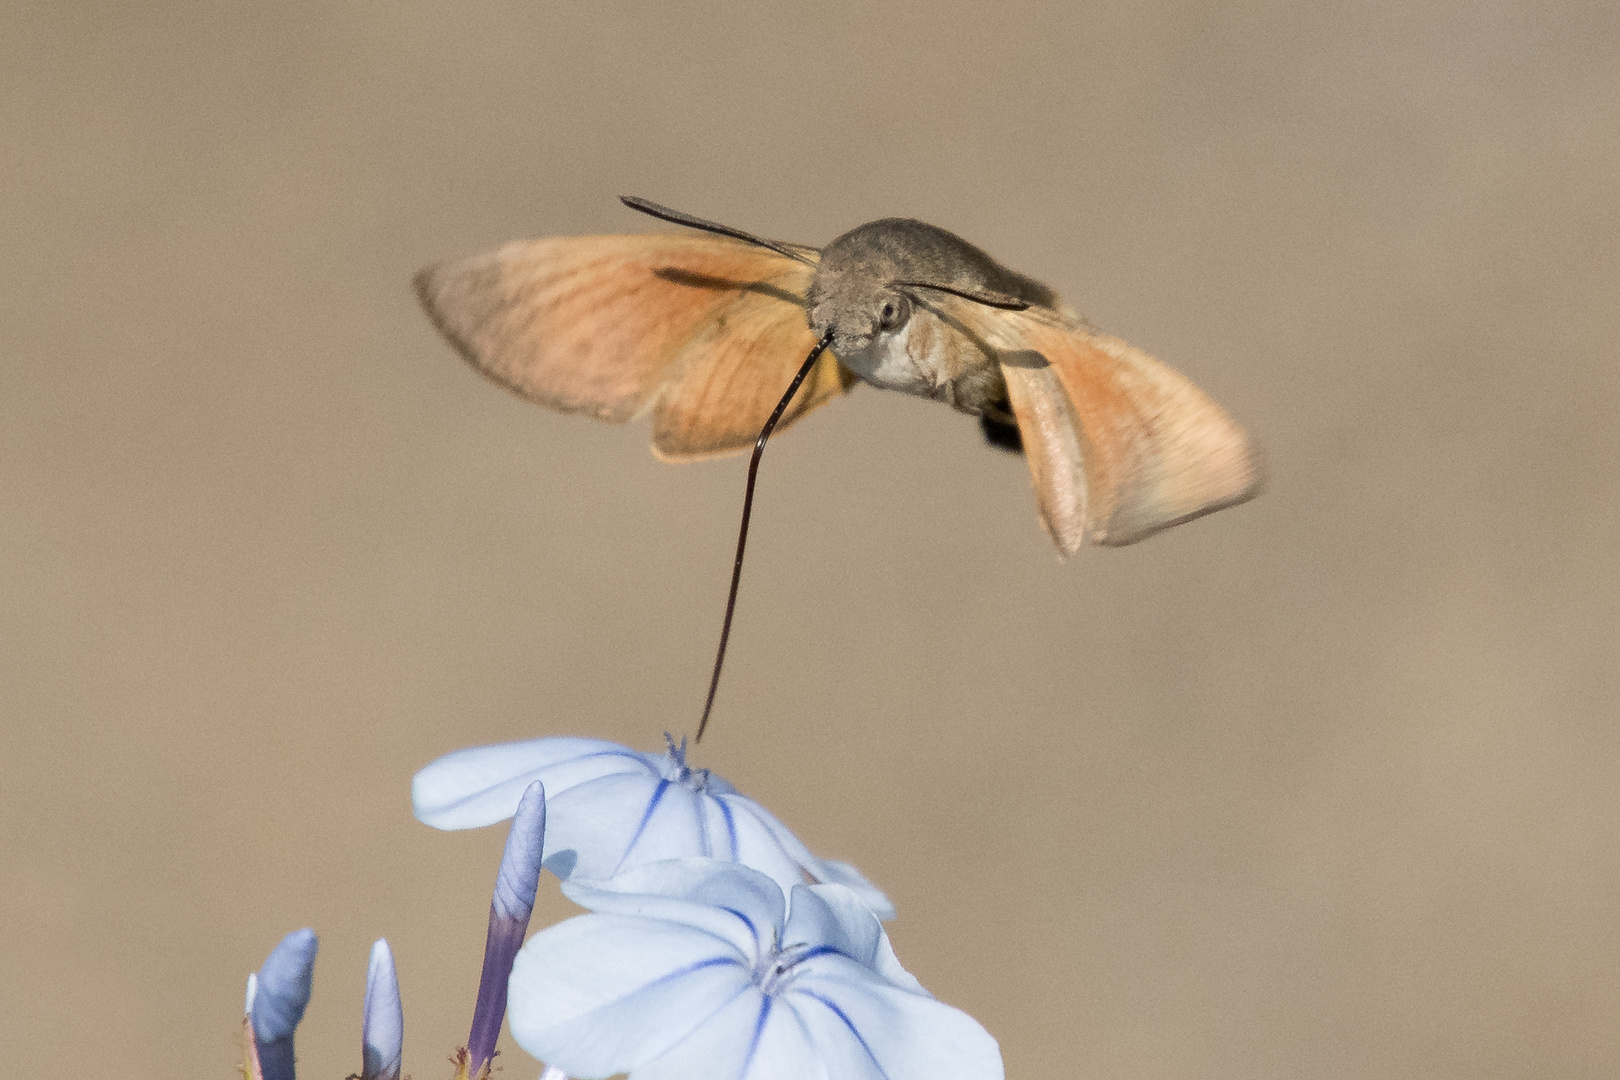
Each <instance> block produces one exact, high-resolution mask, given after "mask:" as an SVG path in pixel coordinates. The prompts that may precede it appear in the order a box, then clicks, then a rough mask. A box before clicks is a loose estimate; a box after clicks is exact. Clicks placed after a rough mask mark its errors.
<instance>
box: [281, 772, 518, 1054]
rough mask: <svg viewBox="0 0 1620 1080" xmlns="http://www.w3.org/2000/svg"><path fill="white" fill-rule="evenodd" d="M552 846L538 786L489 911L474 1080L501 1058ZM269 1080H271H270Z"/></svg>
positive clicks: (504, 860) (470, 1041) (510, 839)
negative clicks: (510, 985)
mask: <svg viewBox="0 0 1620 1080" xmlns="http://www.w3.org/2000/svg"><path fill="white" fill-rule="evenodd" d="M545 840H546V789H545V787H544V786H543V785H542V784H541V783H540V781H538V780H536V781H535V782H534V783H532V784H530V785H529V786H528V788H527V789H526V790H525V791H524V792H523V798H522V799H521V800H519V802H518V808H517V814H516V816H514V817H513V818H512V831H511V832H510V833H509V834H507V837H506V852H505V854H503V855H502V856H501V869H500V873H498V874H497V875H496V877H495V896H494V898H493V899H492V900H491V901H490V905H489V936H488V937H487V938H486V939H485V941H484V973H483V975H482V977H481V978H480V979H479V981H478V1004H477V1005H476V1006H475V1007H474V1009H473V1021H472V1032H471V1033H470V1034H469V1035H468V1036H467V1058H468V1060H467V1065H468V1072H467V1074H468V1075H469V1076H474V1077H476V1076H477V1075H478V1074H479V1073H480V1072H481V1071H482V1070H483V1068H484V1066H485V1065H486V1064H488V1063H489V1061H490V1060H491V1059H493V1058H494V1056H495V1040H496V1039H497V1038H498V1037H499V1036H500V1033H501V1020H502V1019H503V1018H504V1017H505V1016H506V980H507V979H508V978H509V977H510V976H511V974H512V960H513V958H514V957H515V956H517V951H518V949H520V948H521V947H522V946H523V935H524V934H525V933H526V932H527V931H528V929H529V915H530V913H531V912H533V911H534V894H535V890H536V889H538V888H539V886H540V864H541V859H542V853H543V851H544V848H545ZM266 1080H268V1078H266Z"/></svg>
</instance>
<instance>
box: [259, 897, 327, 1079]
mask: <svg viewBox="0 0 1620 1080" xmlns="http://www.w3.org/2000/svg"><path fill="white" fill-rule="evenodd" d="M319 945H320V942H319V941H318V940H316V937H315V931H313V930H310V929H307V928H306V929H303V930H294V931H293V932H292V933H290V934H288V935H287V936H286V937H284V938H282V939H281V944H279V945H277V946H276V947H275V948H274V949H272V950H270V955H269V956H268V957H266V958H265V961H264V967H262V968H260V969H259V977H258V979H257V980H256V985H255V987H254V990H253V1004H252V1006H251V1008H252V1015H253V1041H254V1042H255V1043H256V1044H257V1045H258V1048H259V1067H260V1069H261V1070H262V1071H263V1073H264V1080H294V1075H295V1074H294V1069H293V1032H294V1031H295V1030H297V1028H298V1022H299V1021H300V1020H302V1019H303V1018H304V1008H305V1007H306V1006H307V1005H308V1004H309V993H310V986H311V983H312V982H313V980H314V977H315V950H316V949H317V948H318V947H319Z"/></svg>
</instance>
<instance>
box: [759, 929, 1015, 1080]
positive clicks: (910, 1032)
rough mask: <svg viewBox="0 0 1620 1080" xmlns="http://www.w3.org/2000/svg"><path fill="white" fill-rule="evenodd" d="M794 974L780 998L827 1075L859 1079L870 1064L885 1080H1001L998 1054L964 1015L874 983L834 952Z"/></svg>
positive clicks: (981, 1030) (863, 970) (866, 972)
mask: <svg viewBox="0 0 1620 1080" xmlns="http://www.w3.org/2000/svg"><path fill="white" fill-rule="evenodd" d="M798 972H799V974H798V977H797V978H796V979H795V980H794V982H793V984H792V985H791V986H790V987H789V988H788V991H787V993H786V994H785V995H784V997H785V998H787V999H788V1000H790V1001H792V1002H793V1004H794V1007H795V1009H796V1010H797V1011H798V1013H799V1015H800V1016H801V1017H803V1019H804V1022H805V1025H806V1027H808V1028H809V1030H810V1032H811V1037H812V1040H813V1041H814V1044H815V1047H816V1052H817V1053H818V1054H819V1055H821V1057H822V1059H823V1060H824V1061H825V1062H826V1063H827V1071H828V1072H829V1073H830V1074H831V1075H833V1076H837V1077H840V1078H842V1077H844V1076H861V1075H863V1072H862V1069H863V1068H870V1067H871V1066H875V1067H876V1068H877V1069H878V1070H880V1073H879V1075H881V1076H883V1077H886V1078H887V1080H1002V1076H1003V1069H1002V1064H1001V1050H1000V1048H999V1047H997V1045H996V1041H995V1039H993V1038H991V1037H990V1033H989V1032H987V1031H985V1030H984V1028H982V1027H980V1026H979V1023H978V1021H976V1020H974V1019H973V1018H972V1017H971V1016H969V1015H968V1014H967V1013H964V1012H962V1011H960V1010H958V1009H953V1008H951V1007H950V1006H949V1005H946V1004H944V1003H943V1002H939V1001H935V1000H934V999H933V998H930V997H926V996H923V995H921V994H917V993H914V992H911V991H908V990H902V989H900V988H899V987H897V986H892V985H890V984H888V983H886V982H880V981H878V980H876V979H874V978H873V977H872V974H871V971H870V969H868V968H866V967H864V966H862V965H860V964H858V963H856V962H855V961H853V960H850V959H849V958H847V957H844V956H841V955H839V954H837V953H828V954H826V955H824V956H819V957H816V958H815V959H813V960H809V961H807V962H805V963H804V964H801V965H800V967H799V969H798ZM863 1061H865V1062H869V1063H870V1065H869V1066H863V1065H862V1062H863Z"/></svg>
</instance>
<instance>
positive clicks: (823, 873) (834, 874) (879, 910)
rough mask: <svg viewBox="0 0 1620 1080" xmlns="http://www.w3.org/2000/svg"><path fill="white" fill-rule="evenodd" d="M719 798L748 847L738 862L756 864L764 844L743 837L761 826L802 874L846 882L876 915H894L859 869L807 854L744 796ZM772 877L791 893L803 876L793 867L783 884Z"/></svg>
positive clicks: (788, 833)
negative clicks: (745, 853) (729, 811)
mask: <svg viewBox="0 0 1620 1080" xmlns="http://www.w3.org/2000/svg"><path fill="white" fill-rule="evenodd" d="M720 801H721V802H722V803H725V804H726V805H727V806H728V807H729V808H730V809H731V810H732V812H733V814H734V815H735V816H736V818H737V820H738V822H739V826H738V832H739V834H740V835H742V836H743V837H744V838H745V839H744V844H745V847H746V848H747V856H748V857H746V858H745V857H743V856H741V855H739V856H738V858H737V861H738V862H746V863H748V865H750V866H756V865H758V863H756V862H754V861H753V859H755V858H760V857H762V856H761V855H760V854H758V852H759V851H760V850H761V849H762V848H763V847H764V846H765V845H763V844H759V843H755V844H752V845H750V844H748V843H747V840H746V837H747V836H748V835H750V834H752V833H753V832H754V831H755V829H756V828H757V829H762V830H764V832H765V833H766V835H768V836H769V837H770V839H771V841H772V842H773V844H774V846H776V847H779V848H781V850H782V853H783V855H785V856H786V857H787V858H788V859H789V860H791V861H792V862H793V864H794V865H795V866H796V867H798V868H802V870H803V871H804V872H805V873H808V874H809V875H810V876H811V877H813V878H815V879H816V880H817V881H819V882H836V883H837V884H840V885H847V886H848V887H850V888H851V889H854V890H855V892H856V893H857V894H858V895H859V896H860V897H861V901H862V902H863V903H865V904H866V906H867V907H869V908H871V909H872V912H873V914H875V915H877V917H878V918H880V919H892V918H894V915H895V911H894V905H893V904H892V903H890V902H889V898H888V897H887V896H884V895H883V893H882V891H881V890H879V889H878V888H877V887H876V886H875V885H873V884H872V883H871V882H869V881H867V880H866V878H864V877H862V876H861V872H860V871H859V870H856V869H855V868H854V867H853V866H851V865H850V864H849V863H844V862H836V861H833V860H829V859H818V858H816V857H815V856H814V855H813V854H811V853H810V849H809V848H807V847H805V846H804V842H803V841H801V840H800V839H799V838H798V837H797V836H794V835H793V833H792V832H791V831H790V830H789V829H788V827H787V826H786V825H783V824H782V823H781V822H780V821H778V820H776V818H775V816H774V815H772V814H771V812H770V811H769V810H767V809H765V808H764V807H763V806H761V805H759V803H757V802H755V801H754V800H752V799H750V798H748V797H747V796H744V795H728V796H723V797H722V798H721V799H720ZM744 823H747V824H744ZM760 869H764V867H763V866H761V867H760ZM772 876H773V877H777V882H778V884H781V885H782V886H783V890H784V891H787V892H791V891H792V887H793V886H794V885H797V884H800V883H802V881H803V876H802V875H801V874H800V873H798V872H797V870H795V872H794V874H793V877H792V879H791V880H790V881H788V882H785V883H784V882H783V881H782V879H781V878H780V877H779V876H778V875H776V874H772Z"/></svg>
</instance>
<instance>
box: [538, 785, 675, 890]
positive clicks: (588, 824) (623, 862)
mask: <svg viewBox="0 0 1620 1080" xmlns="http://www.w3.org/2000/svg"><path fill="white" fill-rule="evenodd" d="M547 791H548V792H549V791H550V789H549V788H548V789H547ZM691 798H692V793H691V792H690V791H689V790H687V789H686V788H683V787H681V786H680V785H679V784H675V783H672V782H670V781H668V780H662V779H659V778H658V777H657V776H656V775H648V774H646V773H641V774H618V775H613V776H604V777H601V778H599V779H596V780H591V781H588V782H586V783H583V784H580V785H579V786H577V787H575V788H573V789H571V790H569V791H565V792H563V793H562V794H561V795H556V796H553V797H552V799H551V803H550V807H549V809H550V814H549V816H548V822H547V823H548V825H549V827H550V832H549V833H547V835H546V855H547V858H550V857H551V856H553V855H554V854H555V853H557V852H561V851H568V850H572V851H574V852H575V853H576V855H577V857H578V862H577V863H576V864H575V866H574V868H573V871H572V873H571V874H570V876H578V877H587V878H607V877H612V876H613V875H614V874H616V873H618V872H619V871H620V870H621V869H623V868H624V867H626V866H629V865H633V864H637V863H642V862H655V861H657V860H660V859H668V858H677V857H680V856H683V855H696V854H697V853H698V830H697V828H696V826H695V824H694V822H693V815H692V813H691ZM683 803H684V804H686V805H685V806H684V807H683V805H682V804H683ZM683 810H684V811H685V812H684V813H683Z"/></svg>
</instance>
